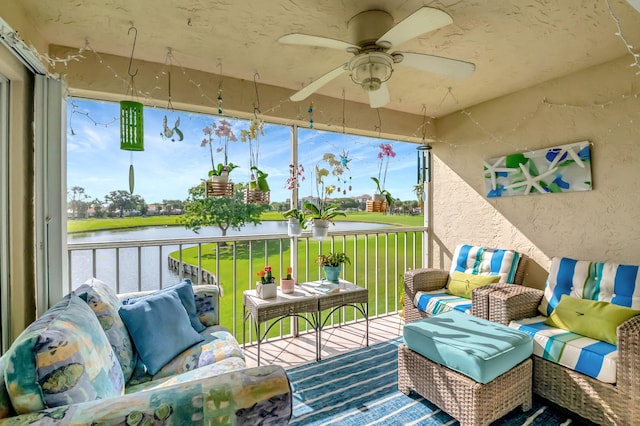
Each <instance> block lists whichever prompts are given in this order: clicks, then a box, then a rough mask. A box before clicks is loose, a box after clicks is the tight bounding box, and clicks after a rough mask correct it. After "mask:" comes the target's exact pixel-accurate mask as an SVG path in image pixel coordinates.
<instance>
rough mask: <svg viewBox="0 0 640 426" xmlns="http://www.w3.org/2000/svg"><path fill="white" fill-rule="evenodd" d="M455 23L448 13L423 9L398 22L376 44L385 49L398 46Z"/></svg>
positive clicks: (427, 8)
mask: <svg viewBox="0 0 640 426" xmlns="http://www.w3.org/2000/svg"><path fill="white" fill-rule="evenodd" d="M451 23H453V19H451V16H449V14H448V13H446V12H443V11H442V10H440V9H434V8H433V7H427V6H424V7H421V8H420V9H418V10H417V11H415V12H413V13H412V14H411V15H409V16H407V17H406V18H404V19H403V20H402V21H400V22H398V23H397V24H396V25H395V26H394V27H392V28H391V29H390V30H389V31H387V32H386V33H385V34H384V35H383V36H382V37H380V38H379V39H378V41H377V42H376V44H377V45H378V46H380V47H383V48H385V49H389V48H390V47H392V46H397V45H399V44H402V43H404V42H405V41H407V40H411V39H412V38H414V37H417V36H419V35H420V34H424V33H428V32H430V31H434V30H437V29H438V28H442V27H444V26H445V25H449V24H451Z"/></svg>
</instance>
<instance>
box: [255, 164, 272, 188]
mask: <svg viewBox="0 0 640 426" xmlns="http://www.w3.org/2000/svg"><path fill="white" fill-rule="evenodd" d="M251 171H252V172H255V175H254V174H253V173H252V174H251V176H252V177H254V178H255V181H253V182H250V189H253V190H255V189H256V188H257V189H259V190H260V191H262V192H269V184H268V183H267V176H269V175H268V174H267V173H264V172H263V171H262V170H260V169H258V168H257V167H256V166H253V167H251ZM251 186H253V187H251Z"/></svg>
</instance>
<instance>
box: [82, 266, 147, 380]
mask: <svg viewBox="0 0 640 426" xmlns="http://www.w3.org/2000/svg"><path fill="white" fill-rule="evenodd" d="M74 293H75V294H77V295H78V296H80V298H81V299H82V300H84V301H85V302H87V304H88V305H89V307H90V308H91V310H92V311H93V312H94V313H95V314H96V317H97V318H98V321H99V322H100V325H101V326H102V329H103V330H104V332H105V334H106V335H107V339H109V343H111V347H112V348H113V351H114V352H115V354H116V357H118V362H120V367H121V368H122V374H123V375H124V380H125V382H126V381H129V379H130V378H131V375H132V373H133V370H134V368H135V365H136V354H135V350H134V348H133V344H132V343H131V336H130V335H129V331H128V330H127V327H126V326H125V325H124V323H123V322H122V318H120V315H119V314H118V309H120V307H121V306H122V302H121V301H120V299H118V296H116V294H115V292H114V291H113V290H112V289H111V288H110V287H109V286H108V285H107V284H105V283H104V282H102V281H100V280H98V279H96V278H91V279H89V280H87V281H86V282H85V283H84V284H82V285H81V286H80V287H78V288H77V289H76V290H75V291H74Z"/></svg>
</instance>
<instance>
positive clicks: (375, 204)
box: [366, 200, 389, 213]
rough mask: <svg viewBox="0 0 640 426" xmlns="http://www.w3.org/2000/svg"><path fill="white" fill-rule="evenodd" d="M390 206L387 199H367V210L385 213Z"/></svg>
mask: <svg viewBox="0 0 640 426" xmlns="http://www.w3.org/2000/svg"><path fill="white" fill-rule="evenodd" d="M388 208H389V204H387V202H386V201H373V200H369V201H367V205H366V211H367V212H377V213H384V212H386V211H387V209H388Z"/></svg>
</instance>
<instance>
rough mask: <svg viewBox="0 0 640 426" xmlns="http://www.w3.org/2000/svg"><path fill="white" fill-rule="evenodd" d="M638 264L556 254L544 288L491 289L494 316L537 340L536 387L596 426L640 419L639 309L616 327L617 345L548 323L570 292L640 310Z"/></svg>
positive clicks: (496, 287)
mask: <svg viewBox="0 0 640 426" xmlns="http://www.w3.org/2000/svg"><path fill="white" fill-rule="evenodd" d="M639 269H640V268H639V267H638V266H633V265H619V264H614V263H606V262H587V261H577V260H573V259H569V258H554V259H552V263H551V268H550V272H549V278H548V280H547V284H546V287H545V290H544V291H541V290H535V289H531V288H527V287H521V286H494V287H495V288H493V289H491V291H490V292H489V293H488V303H489V312H488V315H489V320H491V321H495V322H498V323H501V324H505V325H509V326H510V327H512V328H518V329H520V330H522V331H527V332H529V333H530V334H531V335H532V336H533V338H534V356H533V362H534V372H533V392H534V393H536V394H538V395H540V396H542V397H544V398H546V399H548V400H550V401H553V402H555V403H557V404H559V405H561V406H563V407H565V408H567V409H569V410H571V411H573V412H575V413H577V414H579V415H581V416H582V417H585V418H587V419H589V420H591V421H593V422H595V423H597V424H615V425H631V424H640V420H639V419H640V315H638V316H634V317H632V318H631V319H629V320H626V321H625V322H623V323H622V324H621V325H619V326H618V327H617V330H616V335H617V346H616V345H612V344H610V343H607V342H602V341H598V340H596V339H591V341H590V340H589V338H588V337H584V335H582V334H575V333H572V332H570V331H567V330H563V329H558V328H555V327H552V326H550V325H546V324H544V322H543V321H545V320H546V318H547V315H549V314H550V313H552V312H553V309H554V308H555V307H556V306H557V304H558V303H560V301H561V300H562V298H565V297H576V298H579V299H590V300H593V301H603V302H609V303H611V304H619V305H621V306H627V307H631V308H633V309H640V297H638V296H636V295H635V294H636V292H638V290H639V289H636V286H637V285H636V282H640V273H639V272H638V271H639ZM488 287H492V286H491V285H490V286H488ZM563 295H565V296H563ZM588 303H591V302H588ZM604 305H605V306H606V304H604ZM578 315H583V314H582V313H578ZM613 327H615V325H613ZM601 357H604V358H601ZM605 363H607V365H609V367H610V365H611V364H612V365H613V370H611V369H610V368H605V367H606V365H605ZM563 364H564V365H563ZM594 376H595V377H594Z"/></svg>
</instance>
